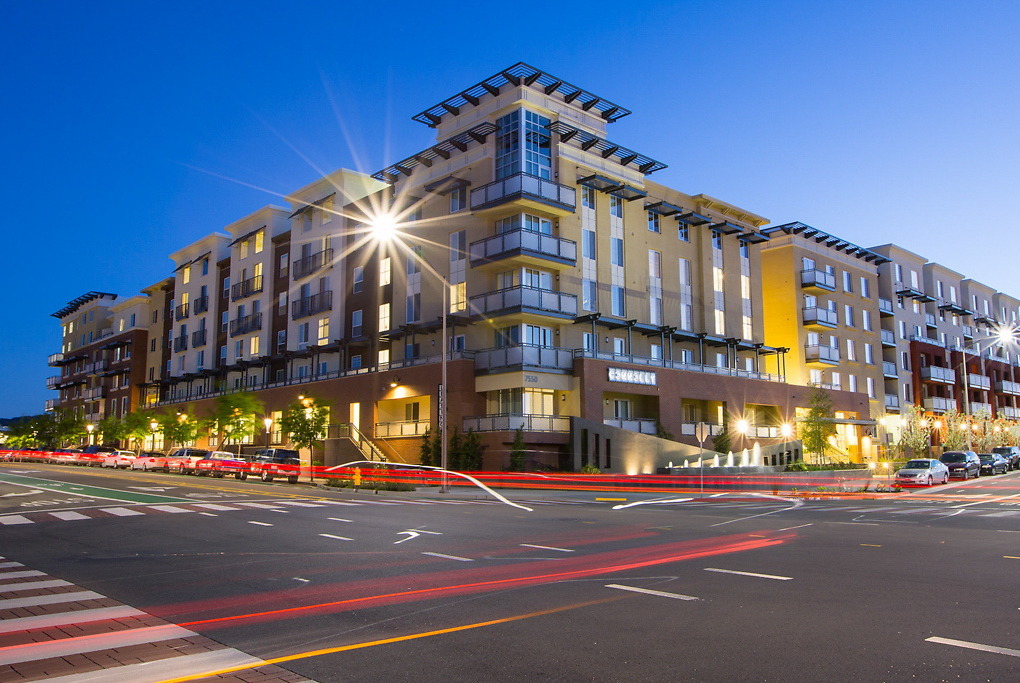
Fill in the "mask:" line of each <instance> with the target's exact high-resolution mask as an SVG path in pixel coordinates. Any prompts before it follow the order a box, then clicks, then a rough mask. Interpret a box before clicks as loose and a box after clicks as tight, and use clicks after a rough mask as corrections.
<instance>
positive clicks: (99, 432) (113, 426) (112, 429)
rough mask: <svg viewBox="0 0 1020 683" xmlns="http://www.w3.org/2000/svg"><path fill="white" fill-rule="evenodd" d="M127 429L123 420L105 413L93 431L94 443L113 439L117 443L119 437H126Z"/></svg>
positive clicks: (107, 441) (108, 441)
mask: <svg viewBox="0 0 1020 683" xmlns="http://www.w3.org/2000/svg"><path fill="white" fill-rule="evenodd" d="M127 431H128V430H127V427H126V426H125V425H124V423H123V422H121V421H120V420H119V419H117V418H116V417H115V416H113V415H107V416H106V417H104V418H103V419H102V420H100V421H99V424H97V425H96V429H95V431H94V432H93V433H94V434H95V435H96V443H105V444H108V443H111V442H113V441H117V442H118V443H119V442H120V440H121V439H124V438H126V437H127Z"/></svg>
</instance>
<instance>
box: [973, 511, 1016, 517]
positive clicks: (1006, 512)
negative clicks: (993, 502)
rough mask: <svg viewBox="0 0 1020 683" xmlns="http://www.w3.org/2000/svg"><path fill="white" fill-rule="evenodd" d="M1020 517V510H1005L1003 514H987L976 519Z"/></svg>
mask: <svg viewBox="0 0 1020 683" xmlns="http://www.w3.org/2000/svg"><path fill="white" fill-rule="evenodd" d="M1015 515H1020V510H1006V511H1005V512H989V513H988V514H986V515H978V517H1013V516H1015Z"/></svg>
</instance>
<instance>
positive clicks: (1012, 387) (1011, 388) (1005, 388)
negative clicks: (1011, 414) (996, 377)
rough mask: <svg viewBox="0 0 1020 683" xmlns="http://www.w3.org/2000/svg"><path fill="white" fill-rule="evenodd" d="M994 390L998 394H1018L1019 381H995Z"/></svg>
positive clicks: (1019, 393)
mask: <svg viewBox="0 0 1020 683" xmlns="http://www.w3.org/2000/svg"><path fill="white" fill-rule="evenodd" d="M995 390H996V391H997V392H999V393H1000V394H1010V395H1012V396H1020V383H1017V382H1010V381H1008V380H1002V381H1001V382H996V383H995Z"/></svg>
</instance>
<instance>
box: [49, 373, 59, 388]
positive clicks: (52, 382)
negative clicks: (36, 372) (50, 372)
mask: <svg viewBox="0 0 1020 683" xmlns="http://www.w3.org/2000/svg"><path fill="white" fill-rule="evenodd" d="M62 379H63V377H61V376H60V375H57V376H56V377H47V378H46V388H47V389H56V388H57V387H58V386H60V382H61V380H62Z"/></svg>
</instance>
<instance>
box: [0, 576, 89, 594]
mask: <svg viewBox="0 0 1020 683" xmlns="http://www.w3.org/2000/svg"><path fill="white" fill-rule="evenodd" d="M70 585H73V584H71V582H70V581H64V580H62V579H51V580H48V581H22V582H21V583H12V584H11V585H9V586H0V593H16V592H18V591H34V590H38V589H40V588H57V587H59V586H70Z"/></svg>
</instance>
